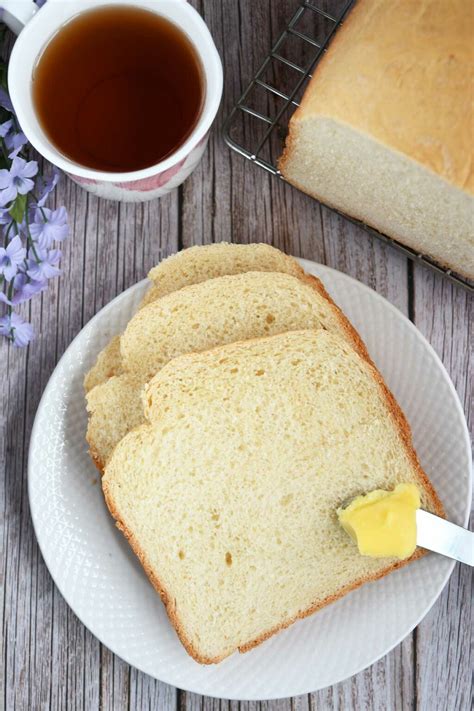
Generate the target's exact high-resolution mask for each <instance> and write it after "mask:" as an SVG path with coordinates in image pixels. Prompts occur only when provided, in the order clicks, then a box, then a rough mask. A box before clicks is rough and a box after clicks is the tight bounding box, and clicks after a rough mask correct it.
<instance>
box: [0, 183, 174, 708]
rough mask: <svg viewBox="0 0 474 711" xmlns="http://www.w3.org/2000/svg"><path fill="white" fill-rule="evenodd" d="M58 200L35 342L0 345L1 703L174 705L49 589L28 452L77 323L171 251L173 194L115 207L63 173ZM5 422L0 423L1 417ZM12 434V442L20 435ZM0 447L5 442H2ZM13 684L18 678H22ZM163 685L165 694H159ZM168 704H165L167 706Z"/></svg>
mask: <svg viewBox="0 0 474 711" xmlns="http://www.w3.org/2000/svg"><path fill="white" fill-rule="evenodd" d="M55 201H56V203H57V204H58V205H59V204H64V205H66V207H67V208H68V210H69V214H70V220H71V227H72V236H71V238H70V239H69V240H67V241H66V242H65V243H64V245H63V251H64V257H63V262H62V266H63V271H64V275H63V277H62V278H61V279H60V280H59V281H56V282H53V283H52V285H51V287H50V289H49V290H48V291H47V292H46V293H45V294H43V295H42V297H41V298H39V299H35V300H33V302H32V303H31V306H26V307H25V309H24V310H31V320H32V322H33V323H34V325H35V327H37V330H38V331H40V335H39V338H38V339H37V341H35V342H34V343H33V344H32V345H31V346H30V349H29V352H21V351H17V350H14V349H9V348H8V346H7V344H6V343H5V342H4V341H3V339H2V343H1V345H0V349H1V351H0V353H1V357H2V358H3V357H5V359H6V361H7V370H6V371H5V370H4V371H3V372H2V386H4V389H3V390H2V392H8V401H7V403H6V407H5V410H4V412H3V413H2V419H3V421H2V429H3V428H7V439H6V447H4V448H3V450H2V452H1V457H2V459H1V462H2V464H3V462H5V469H6V472H7V479H6V492H5V496H4V499H3V500H4V501H5V502H6V511H5V523H4V526H2V531H3V534H4V537H5V542H4V546H5V548H6V549H7V551H8V553H7V555H5V556H4V560H5V563H4V565H5V569H4V575H5V578H4V580H5V591H6V592H5V608H4V609H5V617H4V637H5V678H6V680H7V684H6V699H5V700H6V708H8V709H10V708H11V709H14V708H18V709H25V708H34V709H36V708H45V707H46V708H49V707H50V708H52V709H54V708H57V709H64V708H87V709H94V708H96V709H98V708H99V706H102V707H104V708H106V707H107V708H113V709H117V708H126V707H128V703H129V698H131V697H132V696H133V694H134V693H135V689H138V690H139V694H142V695H143V689H144V688H146V689H147V692H146V694H145V695H144V696H143V698H144V702H143V703H144V706H143V708H146V707H147V703H148V702H147V701H146V699H154V698H160V700H161V698H163V699H166V704H167V706H165V705H164V704H163V705H162V708H163V709H164V710H165V709H166V711H167V709H168V707H169V708H173V709H174V708H175V699H176V692H175V691H174V690H171V691H170V689H169V687H166V686H165V685H163V684H160V683H159V682H156V681H154V680H150V679H149V677H147V676H146V675H143V674H140V673H139V672H136V674H135V675H134V676H133V679H132V684H130V668H129V667H128V665H126V664H125V663H124V662H122V661H121V660H119V659H118V658H116V657H115V656H114V655H112V654H111V653H110V652H109V651H108V650H107V649H105V648H103V647H102V646H101V645H100V644H99V642H98V640H96V639H95V638H94V637H93V636H92V635H91V634H90V633H89V632H88V631H87V630H86V629H85V628H84V627H83V625H82V624H81V623H80V622H79V621H78V620H77V618H76V617H75V615H74V614H73V613H72V611H71V610H70V609H69V608H68V606H67V605H66V603H65V602H64V600H63V599H62V597H61V595H60V594H59V592H58V591H57V590H56V588H55V587H54V585H53V583H52V581H51V578H50V576H49V573H48V572H47V571H46V568H45V566H44V563H43V560H42V558H41V555H40V553H39V550H38V547H37V544H36V541H35V539H34V534H33V531H32V527H31V521H30V517H29V512H28V505H27V495H26V478H25V477H26V456H27V448H28V442H29V434H30V431H31V427H32V423H33V419H34V414H35V412H36V408H37V405H38V402H39V398H40V396H41V393H42V391H43V389H44V387H45V385H46V383H47V380H48V378H49V376H50V374H51V372H52V370H53V368H54V365H55V364H56V362H57V360H58V358H59V357H60V355H61V354H62V352H63V351H64V349H65V348H66V347H67V345H68V344H69V343H70V341H71V340H72V338H73V337H74V336H75V335H76V334H77V333H78V331H79V330H80V329H81V328H82V326H83V325H84V323H85V322H87V321H88V320H89V318H90V317H91V316H92V315H93V314H94V313H96V311H97V310H99V309H100V308H101V307H102V306H103V305H104V304H105V303H107V302H108V301H109V300H110V299H111V298H113V297H114V296H115V295H116V294H117V293H119V292H121V291H122V290H123V289H124V288H126V287H128V286H129V285H130V284H132V283H134V282H135V281H137V280H139V279H141V278H143V277H144V276H146V273H147V271H148V270H149V268H150V267H151V266H152V265H153V264H155V263H156V262H157V261H159V260H160V259H161V258H162V256H163V255H165V254H168V253H171V252H174V251H176V249H177V247H178V195H177V194H176V193H174V194H173V195H170V196H169V197H168V198H166V199H165V200H162V201H161V202H158V201H155V202H153V203H149V204H143V205H132V206H119V205H118V204H115V203H112V202H106V201H100V200H97V199H96V198H95V197H93V196H90V195H88V194H87V193H85V192H84V191H83V190H82V189H80V188H78V187H77V186H75V185H74V184H73V183H72V182H71V181H69V180H66V179H64V180H63V181H62V182H61V184H60V186H59V187H58V189H57V194H56V196H55ZM6 420H7V421H6ZM18 433H20V435H21V436H20V439H21V441H19V437H18ZM2 446H3V438H2ZM20 681H21V683H20ZM163 689H165V690H166V691H163ZM169 704H171V705H169Z"/></svg>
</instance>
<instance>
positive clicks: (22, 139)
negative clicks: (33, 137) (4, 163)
mask: <svg viewBox="0 0 474 711" xmlns="http://www.w3.org/2000/svg"><path fill="white" fill-rule="evenodd" d="M26 143H28V139H27V137H26V136H25V134H24V133H22V132H21V131H20V133H10V134H9V135H8V136H6V137H5V145H6V147H7V148H8V150H9V151H10V153H9V154H8V157H9V158H10V159H11V160H13V158H16V157H17V155H18V153H19V152H20V151H21V149H22V148H23V146H24V145H25V144H26Z"/></svg>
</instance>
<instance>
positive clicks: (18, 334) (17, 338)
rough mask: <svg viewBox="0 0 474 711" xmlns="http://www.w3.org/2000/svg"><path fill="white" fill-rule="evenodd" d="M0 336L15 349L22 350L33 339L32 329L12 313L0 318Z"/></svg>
mask: <svg viewBox="0 0 474 711" xmlns="http://www.w3.org/2000/svg"><path fill="white" fill-rule="evenodd" d="M0 335H1V336H6V337H7V338H9V339H10V341H12V343H13V345H14V346H16V347H17V348H24V347H25V346H27V345H28V343H29V342H30V341H31V339H32V338H33V337H34V331H33V327H32V326H31V324H30V323H27V322H26V321H24V320H23V319H22V318H21V316H18V314H16V313H14V312H12V313H11V314H5V316H3V317H2V318H0Z"/></svg>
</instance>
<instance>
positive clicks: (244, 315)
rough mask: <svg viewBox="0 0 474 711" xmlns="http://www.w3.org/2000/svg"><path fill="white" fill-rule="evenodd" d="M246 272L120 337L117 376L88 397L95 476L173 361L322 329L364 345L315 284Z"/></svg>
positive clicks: (164, 300) (189, 293) (146, 312)
mask: <svg viewBox="0 0 474 711" xmlns="http://www.w3.org/2000/svg"><path fill="white" fill-rule="evenodd" d="M301 274H302V276H301V277H300V278H296V277H295V276H291V275H290V274H282V273H277V272H246V273H244V274H234V275H232V276H223V277H217V278H215V279H209V280H207V281H204V282H201V283H199V284H194V285H193V286H188V287H185V288H183V289H180V290H179V291H175V292H172V293H169V294H167V295H166V296H163V297H161V298H159V299H157V300H156V301H154V302H152V303H150V304H148V305H147V306H145V307H144V308H143V309H140V310H139V311H138V313H137V314H135V316H134V317H133V318H132V320H131V321H130V323H129V324H128V326H127V328H126V329H125V332H124V333H123V334H122V337H121V342H120V349H121V356H122V366H123V370H124V372H123V373H122V374H121V375H118V376H115V377H113V378H109V379H108V380H107V381H105V382H104V383H101V384H99V385H97V386H96V387H95V388H93V389H92V390H90V391H89V393H88V394H87V410H88V413H89V423H88V428H87V441H88V443H89V447H90V454H91V456H92V458H93V460H94V462H95V463H96V465H97V466H98V468H99V469H100V470H102V469H103V467H104V465H105V463H106V461H107V460H108V458H109V456H110V454H111V453H112V451H113V449H114V447H115V446H116V445H117V443H118V442H119V441H120V440H121V439H122V437H123V436H124V435H125V434H126V433H127V432H129V431H130V430H131V429H132V428H133V427H136V426H137V425H139V424H140V423H142V422H143V421H144V416H143V409H142V404H141V400H140V393H141V390H142V388H143V386H144V385H145V383H146V382H148V380H150V379H151V378H152V377H153V376H154V375H155V373H156V372H157V371H158V370H159V369H160V368H162V367H163V366H164V365H166V363H168V362H169V361H170V360H171V359H172V358H175V357H176V356H179V355H182V354H184V353H192V352H194V351H204V350H208V349H209V348H213V347H215V346H218V345H223V344H225V343H232V342H233V341H238V340H243V339H248V338H257V337H259V336H266V335H272V334H276V333H282V332H284V331H290V330H295V329H301V328H313V329H317V328H324V329H326V330H328V331H331V332H333V333H338V334H340V335H341V337H342V338H345V339H346V340H348V341H350V342H351V343H356V344H357V348H358V349H359V351H360V352H361V353H362V354H363V355H364V356H366V350H365V346H364V345H363V343H362V341H361V340H360V338H359V336H358V335H357V333H356V332H355V331H354V329H353V328H352V326H351V325H350V323H349V321H348V320H347V319H346V317H345V316H344V314H343V313H342V312H341V311H340V309H338V307H337V306H336V305H335V304H334V303H333V301H332V300H331V299H330V297H329V296H328V294H327V292H326V291H325V289H324V287H323V285H322V284H321V282H320V281H319V280H318V279H316V278H315V277H312V276H308V275H305V274H304V273H303V272H301Z"/></svg>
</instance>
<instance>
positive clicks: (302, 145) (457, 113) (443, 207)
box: [279, 0, 474, 278]
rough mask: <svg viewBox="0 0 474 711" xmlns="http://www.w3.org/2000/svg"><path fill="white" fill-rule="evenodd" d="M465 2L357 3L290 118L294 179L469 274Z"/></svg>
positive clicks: (473, 170)
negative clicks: (299, 104)
mask: <svg viewBox="0 0 474 711" xmlns="http://www.w3.org/2000/svg"><path fill="white" fill-rule="evenodd" d="M473 27H474V3H472V2H466V1H465V0H449V2H448V1H447V0H399V1H398V2H393V0H358V2H357V3H356V5H355V7H354V8H353V10H352V11H351V12H350V15H349V16H348V18H347V20H346V21H345V22H344V24H343V25H342V27H341V28H340V29H339V30H338V31H337V33H336V36H335V39H334V40H333V42H332V43H331V44H330V46H329V49H328V51H327V53H326V54H325V56H324V57H323V59H322V60H321V62H320V63H319V65H318V66H317V68H316V71H315V73H314V75H313V77H312V79H311V81H310V83H309V85H308V87H307V89H306V92H305V94H304V97H303V100H302V102H301V106H300V107H299V108H298V109H297V110H296V112H295V113H294V115H293V117H292V118H291V121H290V130H289V134H288V137H287V141H286V148H285V151H284V154H283V156H282V158H281V159H280V164H279V167H280V170H281V172H282V174H283V175H284V177H285V178H286V179H287V180H288V181H289V182H290V183H292V184H293V185H295V186H296V187H298V188H300V189H301V190H304V191H305V192H307V193H309V194H310V195H313V196H314V197H316V198H317V199H319V200H321V201H322V202H324V203H326V204H327V205H330V206H332V207H335V208H337V209H338V210H341V211H342V212H345V213H346V214H348V215H351V216H353V217H355V218H358V219H360V220H362V221H364V222H365V223H367V224H368V225H371V226H372V227H374V228H376V229H377V230H379V231H380V232H383V233H385V234H387V235H389V236H391V237H393V238H395V239H396V240H399V241H400V242H401V243H403V244H405V245H407V246H408V247H411V248H412V249H414V250H415V251H416V252H417V253H421V254H426V255H429V256H430V257H432V258H433V259H435V260H436V261H437V262H439V263H440V264H441V265H444V266H445V267H449V268H451V269H453V270H454V271H456V272H458V273H459V274H461V275H464V276H466V277H468V278H474V138H473V133H474V124H473V77H474V38H473Z"/></svg>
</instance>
